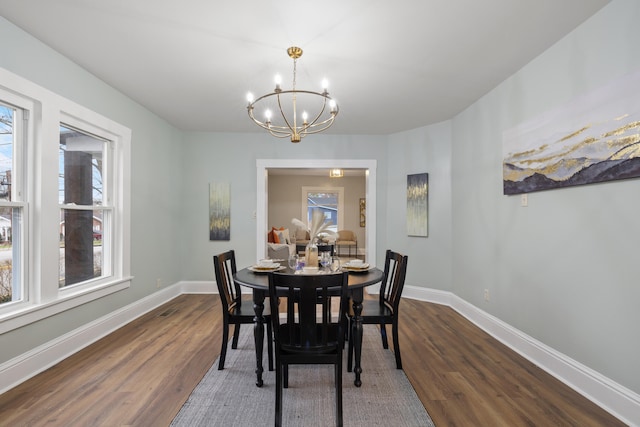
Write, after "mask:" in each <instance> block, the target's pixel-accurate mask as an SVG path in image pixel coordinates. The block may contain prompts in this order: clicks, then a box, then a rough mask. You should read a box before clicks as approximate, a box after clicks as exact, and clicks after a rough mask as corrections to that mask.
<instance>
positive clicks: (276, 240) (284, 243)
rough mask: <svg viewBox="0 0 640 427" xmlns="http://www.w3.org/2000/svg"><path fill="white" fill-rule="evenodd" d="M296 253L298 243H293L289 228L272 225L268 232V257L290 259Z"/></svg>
mask: <svg viewBox="0 0 640 427" xmlns="http://www.w3.org/2000/svg"><path fill="white" fill-rule="evenodd" d="M295 253H296V244H295V243H292V241H291V237H290V235H289V229H287V228H284V227H280V228H276V227H271V231H269V232H268V233H267V258H270V259H284V260H286V259H288V258H289V256H291V255H294V254H295Z"/></svg>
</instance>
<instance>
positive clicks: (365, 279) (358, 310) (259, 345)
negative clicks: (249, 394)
mask: <svg viewBox="0 0 640 427" xmlns="http://www.w3.org/2000/svg"><path fill="white" fill-rule="evenodd" d="M275 274H294V272H293V271H292V270H291V269H289V268H287V269H285V270H281V271H278V272H277V273H275ZM383 275H384V273H383V271H382V270H380V269H378V268H371V269H369V270H367V271H364V272H349V294H350V297H351V301H352V302H353V313H354V322H355V326H356V333H355V336H354V337H353V338H354V349H355V361H354V366H353V372H354V373H355V381H354V384H355V385H356V387H360V386H361V385H362V381H361V379H360V376H361V374H362V367H361V366H360V360H361V356H362V317H361V315H362V300H363V298H364V288H365V287H367V286H371V285H374V284H376V283H380V282H382V277H383ZM233 278H234V280H235V281H236V282H238V284H240V285H242V286H246V287H248V288H251V289H252V291H253V309H254V310H255V313H256V317H255V318H254V327H253V334H254V339H255V346H256V375H257V380H256V385H257V386H258V387H262V384H263V381H262V373H263V372H264V369H263V367H262V352H263V345H264V344H263V341H264V317H263V316H262V313H263V312H264V299H265V298H266V297H267V296H268V294H269V275H268V273H263V272H259V273H258V272H253V271H251V270H250V269H249V268H244V269H242V270H240V271H238V272H237V273H236V274H235V275H234V277H233Z"/></svg>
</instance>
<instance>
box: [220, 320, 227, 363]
mask: <svg viewBox="0 0 640 427" xmlns="http://www.w3.org/2000/svg"><path fill="white" fill-rule="evenodd" d="M227 341H229V321H228V319H226V318H225V319H223V321H222V348H220V360H219V361H218V370H219V371H221V370H223V369H224V360H225V358H226V356H227V344H228V342H227Z"/></svg>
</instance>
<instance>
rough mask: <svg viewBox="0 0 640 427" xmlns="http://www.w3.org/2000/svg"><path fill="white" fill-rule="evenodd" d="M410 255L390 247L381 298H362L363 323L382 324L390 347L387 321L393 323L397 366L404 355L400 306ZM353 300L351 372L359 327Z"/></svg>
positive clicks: (384, 342)
mask: <svg viewBox="0 0 640 427" xmlns="http://www.w3.org/2000/svg"><path fill="white" fill-rule="evenodd" d="M407 260H408V257H407V256H406V255H401V254H399V253H397V252H393V251H392V250H389V249H387V253H386V255H385V261H384V275H383V278H382V283H381V285H380V294H379V297H378V298H377V299H369V300H367V299H365V300H364V301H362V324H363V325H371V324H375V325H379V326H380V335H381V338H382V347H384V348H389V343H388V341H387V330H386V327H385V325H388V324H391V333H392V335H393V351H394V353H395V357H396V368H398V369H402V358H401V357H400V343H399V340H398V308H399V306H400V297H401V296H402V289H403V288H404V279H405V276H406V274H407ZM353 318H354V312H353V304H351V303H349V308H348V311H347V319H348V323H349V326H348V331H349V332H348V333H349V357H348V361H347V370H348V371H349V372H351V368H352V364H353V352H354V343H353V334H354V331H355V322H354V319H353Z"/></svg>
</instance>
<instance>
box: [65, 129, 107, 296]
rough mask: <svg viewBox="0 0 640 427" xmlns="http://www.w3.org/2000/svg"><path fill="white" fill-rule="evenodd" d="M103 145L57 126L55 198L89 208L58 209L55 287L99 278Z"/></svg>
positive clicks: (90, 136)
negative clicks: (56, 283) (58, 237)
mask: <svg viewBox="0 0 640 427" xmlns="http://www.w3.org/2000/svg"><path fill="white" fill-rule="evenodd" d="M105 147H106V143H105V141H104V140H102V139H100V138H96V137H94V136H92V135H90V134H87V133H83V132H80V131H78V130H76V129H73V128H71V127H69V126H64V125H61V126H60V152H59V163H60V164H59V181H58V182H59V188H58V191H59V199H60V203H61V204H65V205H76V206H88V207H91V209H78V208H75V209H72V208H63V209H61V211H60V212H61V216H60V275H59V285H60V287H65V286H69V285H73V284H76V283H81V282H85V281H87V280H91V279H94V278H97V277H101V276H102V275H103V265H102V264H103V263H102V261H103V256H102V254H103V250H102V249H103V245H102V233H103V211H102V209H99V208H98V207H100V206H102V205H103V174H102V171H103V170H102V166H103V159H104V152H105Z"/></svg>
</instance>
